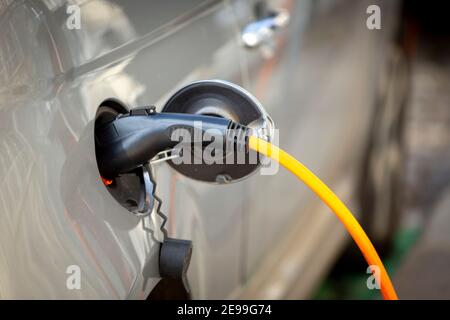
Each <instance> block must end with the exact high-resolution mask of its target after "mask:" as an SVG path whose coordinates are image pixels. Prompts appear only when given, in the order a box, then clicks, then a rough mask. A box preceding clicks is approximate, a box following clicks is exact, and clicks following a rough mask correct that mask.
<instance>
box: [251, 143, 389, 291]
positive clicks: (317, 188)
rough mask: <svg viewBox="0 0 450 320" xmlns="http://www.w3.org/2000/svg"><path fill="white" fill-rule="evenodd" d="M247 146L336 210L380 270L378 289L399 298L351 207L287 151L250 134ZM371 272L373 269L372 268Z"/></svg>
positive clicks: (370, 262)
mask: <svg viewBox="0 0 450 320" xmlns="http://www.w3.org/2000/svg"><path fill="white" fill-rule="evenodd" d="M249 147H250V149H252V150H255V151H256V152H258V153H260V154H263V155H265V156H267V157H269V158H271V159H273V160H275V161H278V162H279V163H280V164H281V165H282V166H283V167H285V168H286V169H287V170H289V171H290V172H291V173H293V174H294V175H295V176H297V178H299V179H300V180H301V181H303V182H304V183H305V184H306V185H307V186H308V187H309V188H310V189H311V190H312V191H314V193H316V194H317V195H318V196H319V197H320V199H322V201H323V202H325V203H326V204H327V205H328V207H329V208H330V209H331V210H332V211H333V212H334V213H335V214H336V216H337V217H338V218H339V219H340V220H341V222H342V223H343V224H344V226H345V228H346V229H347V230H348V232H349V233H350V235H351V237H352V238H353V240H354V241H355V242H356V244H357V245H358V247H359V249H360V250H361V252H362V254H363V256H364V258H365V259H366V261H367V263H368V264H369V266H376V267H378V269H375V270H379V282H380V283H379V285H380V287H381V293H382V295H383V298H384V299H385V300H398V297H397V293H396V292H395V289H394V286H393V284H392V282H391V279H390V278H389V275H388V273H387V271H386V268H385V267H384V265H383V262H382V261H381V259H380V257H379V256H378V253H377V252H376V250H375V248H374V246H373V245H372V242H371V241H370V239H369V238H368V237H367V235H366V233H365V232H364V230H363V229H362V227H361V225H360V224H359V223H358V221H357V220H356V219H355V217H354V216H353V214H352V213H351V212H350V210H349V209H348V208H347V207H346V206H345V205H344V203H343V202H342V201H341V200H340V199H339V198H338V197H337V196H336V195H335V194H334V193H333V191H331V190H330V189H329V188H328V187H327V186H326V185H325V184H324V183H323V182H322V181H321V180H320V179H319V178H318V177H317V176H316V175H314V173H312V172H311V171H310V170H308V168H306V167H305V166H304V165H303V164H301V163H300V162H299V161H297V160H296V159H295V158H294V157H292V156H291V155H289V154H288V153H287V152H285V151H283V150H281V149H279V148H278V147H276V146H274V145H272V144H271V143H269V142H266V141H264V140H262V139H260V138H258V137H255V136H251V137H250V139H249ZM372 272H375V271H374V269H372Z"/></svg>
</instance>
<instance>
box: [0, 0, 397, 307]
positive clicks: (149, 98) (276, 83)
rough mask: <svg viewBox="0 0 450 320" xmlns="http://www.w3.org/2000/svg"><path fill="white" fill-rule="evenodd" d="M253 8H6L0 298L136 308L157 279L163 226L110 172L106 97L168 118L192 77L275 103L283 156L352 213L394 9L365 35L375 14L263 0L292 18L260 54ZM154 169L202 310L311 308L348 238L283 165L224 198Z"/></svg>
mask: <svg viewBox="0 0 450 320" xmlns="http://www.w3.org/2000/svg"><path fill="white" fill-rule="evenodd" d="M256 2H257V1H246V0H229V1H215V0H183V1H162V0H161V1H159V0H158V1H157V0H152V1H144V0H134V1H119V0H111V1H106V0H78V1H75V0H74V1H63V0H14V1H12V0H1V1H0V24H1V26H2V27H1V29H0V41H1V46H0V70H1V71H0V217H1V223H0V297H1V298H8V299H9V298H30V299H34V298H62V299H78V298H86V299H91V298H100V299H116V298H120V299H123V298H129V299H141V298H145V297H146V296H147V295H148V294H149V292H150V291H151V290H152V288H153V287H154V286H155V285H156V284H157V282H158V281H159V274H158V251H159V243H158V242H156V241H155V240H154V239H152V237H151V234H150V232H149V231H148V229H149V228H150V229H153V230H157V226H158V223H159V221H157V219H156V218H155V217H150V218H145V219H142V218H139V217H136V216H133V215H132V214H130V213H129V212H127V210H126V209H124V208H123V207H122V206H120V205H119V204H118V203H117V202H116V201H115V200H114V199H113V198H112V196H111V195H110V194H109V193H108V191H107V190H106V188H105V186H104V185H103V183H102V181H101V180H100V177H99V173H98V169H97V165H96V162H95V151H94V138H93V132H94V131H93V130H94V120H95V115H96V112H97V108H98V106H99V105H100V104H101V103H102V102H103V101H105V100H107V99H116V100H118V101H121V102H122V103H123V104H124V105H125V106H127V107H128V108H132V107H137V106H142V105H149V104H151V105H156V106H157V109H158V110H160V109H161V108H162V106H163V104H164V102H165V101H166V100H167V99H168V98H169V97H170V95H171V94H172V93H174V92H175V91H176V90H177V89H179V88H180V87H182V86H183V85H185V84H188V83H190V82H192V81H196V80H203V79H223V80H228V81H231V82H233V83H236V84H238V85H240V86H242V87H244V88H245V89H247V90H248V91H249V92H252V93H253V94H254V95H255V96H256V97H257V98H258V99H259V100H260V101H261V102H262V104H263V105H264V106H265V108H266V110H267V112H268V113H269V114H270V115H271V117H272V118H273V120H274V122H275V124H276V127H277V128H278V129H280V140H279V143H280V145H281V146H282V147H283V148H284V149H286V150H288V151H289V152H291V153H292V154H293V155H294V156H296V157H298V158H299V159H301V161H303V162H304V163H305V164H306V165H307V166H308V167H310V168H311V169H312V170H313V171H314V172H316V173H317V174H318V175H319V176H320V177H321V178H323V180H324V181H326V182H327V183H330V186H331V187H332V188H335V189H336V192H337V193H338V194H340V195H341V196H342V197H343V198H344V200H346V201H351V195H352V194H353V192H354V188H355V186H356V184H355V181H356V178H357V176H356V174H357V172H358V171H357V170H355V168H357V166H359V163H360V161H361V156H362V152H363V150H364V148H363V146H364V145H365V143H366V139H367V134H368V128H369V125H370V121H371V114H372V112H373V110H372V106H373V103H372V102H373V100H374V97H375V95H376V90H375V89H376V85H377V79H378V74H379V70H380V69H381V66H382V64H383V61H384V60H383V59H384V58H383V57H384V56H385V55H384V52H385V51H386V48H387V47H388V43H389V37H390V36H391V29H392V26H391V24H390V21H389V14H386V15H385V16H383V29H382V31H380V30H369V29H367V27H366V19H367V13H366V8H367V7H368V5H369V4H370V3H368V1H356V0H348V1H333V0H329V1H324V0H322V1H306V0H305V1H294V0H286V1H284V0H279V1H278V0H274V1H267V5H268V7H270V8H274V9H278V8H284V9H285V10H287V11H288V12H289V13H290V16H291V21H290V23H289V25H288V26H287V27H286V28H285V29H284V30H280V31H279V32H276V33H275V34H274V38H273V39H272V43H271V44H267V45H264V46H263V47H262V48H257V49H253V50H250V49H248V48H245V47H244V46H243V45H242V41H241V38H240V37H241V31H242V30H243V28H244V27H245V26H246V25H247V24H249V23H251V22H253V21H254V20H255V16H254V5H255V3H256ZM393 3H394V2H390V1H384V2H383V1H380V5H383V6H385V8H386V12H393V10H391V9H395V7H396V6H395V5H394V4H393ZM73 5H76V6H78V7H76V8H79V9H80V17H81V24H80V29H77V28H75V29H74V28H70V26H69V24H68V19H69V17H71V14H72V13H73V11H71V10H72V9H68V7H70V6H73ZM390 7H392V8H390ZM383 8H384V7H383ZM152 169H153V170H154V175H155V178H156V181H157V183H158V185H157V194H158V195H159V196H160V198H162V200H163V206H162V211H163V212H164V213H165V214H167V215H168V232H169V235H170V236H171V237H175V238H182V239H190V240H192V241H193V245H194V251H193V257H192V262H191V265H190V269H189V274H188V276H189V282H190V285H191V288H192V293H193V297H194V298H229V297H257V298H283V297H309V296H310V294H311V292H312V291H313V290H314V288H315V287H316V286H317V284H318V281H319V280H320V279H321V277H322V276H323V275H324V274H325V273H326V272H327V270H328V269H329V267H330V265H331V263H332V262H333V261H334V260H335V258H336V256H337V254H338V252H339V249H340V248H341V247H342V246H343V244H344V243H345V241H346V239H347V238H346V236H345V232H344V229H343V228H342V227H341V226H340V225H339V223H338V221H337V219H336V218H335V217H334V216H333V215H332V214H331V213H330V212H329V211H328V210H326V209H325V208H324V207H323V205H322V204H321V203H320V202H319V201H318V199H317V198H316V197H315V196H313V194H312V193H311V192H310V191H309V190H307V189H306V188H305V187H304V186H302V185H300V184H299V183H298V182H297V181H296V180H295V179H294V178H292V177H291V176H290V175H289V174H288V173H287V172H285V171H283V170H281V169H280V171H279V173H278V174H277V175H274V176H262V175H259V174H255V175H252V176H251V177H250V178H249V179H247V180H245V181H241V182H238V183H234V184H231V185H226V186H223V185H212V184H207V183H202V182H198V181H194V180H191V179H189V178H186V177H183V176H181V175H180V174H178V173H177V172H176V171H174V170H173V169H172V168H171V167H170V166H169V165H168V164H167V163H160V164H157V165H155V166H154V167H153V168H152ZM350 203H351V202H350ZM353 208H355V209H356V207H353ZM292 244H295V245H292ZM288 253H289V254H288ZM70 266H77V267H79V270H80V271H81V289H79V290H77V289H75V290H70V289H69V288H68V286H67V281H68V277H70V275H71V270H73V269H71V267H70ZM297 280H298V281H299V283H301V285H297V286H296V288H295V289H293V288H292V285H293V284H295V283H297Z"/></svg>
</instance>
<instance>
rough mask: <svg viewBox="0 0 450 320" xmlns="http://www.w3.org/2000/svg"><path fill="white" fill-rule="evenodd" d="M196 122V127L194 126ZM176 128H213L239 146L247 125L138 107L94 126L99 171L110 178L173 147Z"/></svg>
mask: <svg viewBox="0 0 450 320" xmlns="http://www.w3.org/2000/svg"><path fill="white" fill-rule="evenodd" d="M198 124H200V128H198V126H197V125H198ZM177 129H184V130H187V131H188V132H190V133H192V135H194V131H195V130H201V133H202V134H203V133H205V132H207V131H212V130H214V132H215V136H217V134H218V135H221V140H222V141H223V142H224V145H227V144H228V145H230V144H231V145H232V148H233V149H237V148H239V149H242V145H243V144H244V145H245V144H246V143H247V138H248V134H249V128H247V127H245V126H242V125H240V124H237V123H235V122H233V121H231V120H229V119H225V118H220V117H213V116H205V115H195V114H186V113H182V114H181V113H158V112H156V111H155V108H154V107H149V108H138V109H134V110H131V111H130V112H129V113H128V114H124V115H119V116H118V117H117V118H116V119H114V120H112V121H110V122H107V123H104V124H102V125H101V126H99V127H98V128H96V132H95V139H96V156H97V163H98V166H99V170H100V174H101V175H102V177H104V178H113V177H116V176H118V175H120V174H123V173H127V172H130V171H131V170H133V169H135V168H137V167H139V166H141V165H143V164H145V163H147V162H148V161H149V160H151V159H152V158H153V157H154V156H156V155H157V154H158V153H159V152H161V151H164V150H167V149H170V148H173V147H175V146H176V145H177V144H178V143H180V141H179V140H176V139H173V136H172V135H173V133H174V131H175V130H177ZM203 146H204V147H205V146H206V145H203Z"/></svg>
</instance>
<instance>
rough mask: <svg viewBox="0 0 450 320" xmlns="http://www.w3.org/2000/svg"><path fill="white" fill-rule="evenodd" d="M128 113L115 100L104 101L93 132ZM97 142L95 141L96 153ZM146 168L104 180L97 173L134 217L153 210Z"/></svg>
mask: <svg viewBox="0 0 450 320" xmlns="http://www.w3.org/2000/svg"><path fill="white" fill-rule="evenodd" d="M126 113H128V109H127V108H126V107H125V105H124V104H123V103H121V102H119V101H118V100H116V99H108V100H105V101H104V102H103V103H102V104H101V105H100V106H99V108H98V110H97V114H96V118H95V131H96V132H97V130H98V128H99V127H101V126H102V125H104V124H105V123H108V122H111V121H113V120H114V119H116V118H117V116H119V115H120V114H126ZM97 145H98V144H97V141H95V146H96V152H97ZM148 170H149V168H148V167H143V168H138V169H136V170H133V171H132V172H129V173H126V174H121V175H119V176H117V177H114V178H104V177H102V176H101V175H100V173H99V179H101V180H102V182H103V184H104V185H105V187H106V189H107V190H108V191H109V193H110V194H111V195H112V196H113V197H114V199H116V201H117V202H119V203H120V204H121V205H122V206H123V207H124V208H125V209H127V210H128V211H129V212H131V213H133V214H135V215H147V214H149V213H150V212H151V210H152V208H153V199H152V198H151V197H147V194H152V193H153V183H152V182H151V180H150V177H149V175H150V173H149V172H148Z"/></svg>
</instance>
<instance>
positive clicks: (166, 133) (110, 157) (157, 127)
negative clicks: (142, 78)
mask: <svg viewBox="0 0 450 320" xmlns="http://www.w3.org/2000/svg"><path fill="white" fill-rule="evenodd" d="M196 122H201V123H202V125H203V126H202V128H203V129H202V130H203V131H204V132H206V131H207V130H209V129H214V130H215V131H216V132H218V133H219V134H221V135H222V137H223V139H222V141H225V142H226V143H228V144H232V145H234V146H235V147H236V148H241V149H242V147H245V149H246V150H248V149H252V150H254V151H256V152H258V153H260V154H262V155H264V156H267V157H269V158H271V159H273V160H275V161H278V162H279V163H280V164H281V165H282V166H284V167H285V168H286V169H287V170H289V171H290V172H291V173H293V174H294V175H295V176H297V178H299V179H300V180H301V181H303V182H304V183H305V184H306V185H307V186H308V187H309V188H310V189H311V190H312V191H314V192H315V193H316V194H317V195H318V196H319V197H320V198H321V199H322V201H323V202H325V203H326V204H327V205H328V207H330V209H331V210H332V211H333V212H334V213H335V214H336V215H337V217H338V218H339V219H340V220H341V222H342V223H343V224H344V226H345V227H346V228H347V230H348V232H349V233H350V235H351V236H352V238H353V240H354V241H355V242H356V244H357V245H358V247H359V249H360V251H361V252H362V254H363V256H364V258H365V259H366V261H367V263H368V264H369V266H376V267H378V268H379V270H380V277H379V279H377V280H379V284H380V286H381V293H382V295H383V297H384V299H386V300H397V299H398V297H397V294H396V292H395V289H394V286H393V285H392V282H391V280H390V278H389V275H388V273H387V271H386V269H385V267H384V265H383V262H382V261H381V259H380V257H379V256H378V254H377V252H376V250H375V248H374V246H373V245H372V243H371V242H370V240H369V238H368V237H367V235H366V233H365V232H364V230H363V229H362V227H361V225H360V224H359V223H358V221H357V220H356V219H355V217H354V216H353V215H352V213H351V212H350V210H349V209H348V208H347V207H346V206H345V205H344V204H343V203H342V201H341V200H340V199H339V198H338V197H337V196H336V195H335V194H334V193H333V192H332V191H331V190H330V189H329V188H328V187H327V186H326V185H325V184H324V183H323V182H322V181H321V180H320V179H319V178H318V177H316V176H315V175H314V174H313V173H312V172H311V171H309V170H308V169H307V168H306V167H305V166H304V165H302V164H301V163H300V162H299V161H297V160H296V159H295V158H293V157H292V156H291V155H289V154H288V153H286V152H284V151H283V150H281V149H279V148H278V147H276V146H274V145H272V144H271V143H269V142H267V141H265V140H263V139H260V138H258V137H257V136H254V135H252V134H250V129H249V128H248V127H245V126H243V125H240V124H238V123H235V122H233V121H231V120H228V119H224V118H217V117H211V116H203V115H192V114H175V113H157V112H156V111H155V109H154V108H149V109H134V110H132V111H131V112H130V113H129V114H127V115H122V116H120V117H117V118H116V119H115V120H114V121H111V122H109V123H107V124H104V125H103V126H101V127H100V128H97V129H96V133H95V136H96V156H97V163H98V166H99V170H100V174H101V176H102V177H103V178H105V179H107V180H104V181H109V180H108V179H111V178H114V177H115V176H117V175H119V174H121V173H126V172H129V171H130V170H132V169H134V168H137V167H140V166H142V165H144V164H146V163H147V162H148V161H150V160H151V159H152V158H153V157H155V156H156V155H157V154H158V153H159V152H161V151H164V150H168V149H170V148H173V147H174V146H175V145H176V144H177V143H178V142H177V141H174V140H172V139H171V134H172V133H173V132H174V130H177V129H185V130H187V131H189V132H191V131H192V130H194V128H195V123H196ZM230 133H231V134H230Z"/></svg>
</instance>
